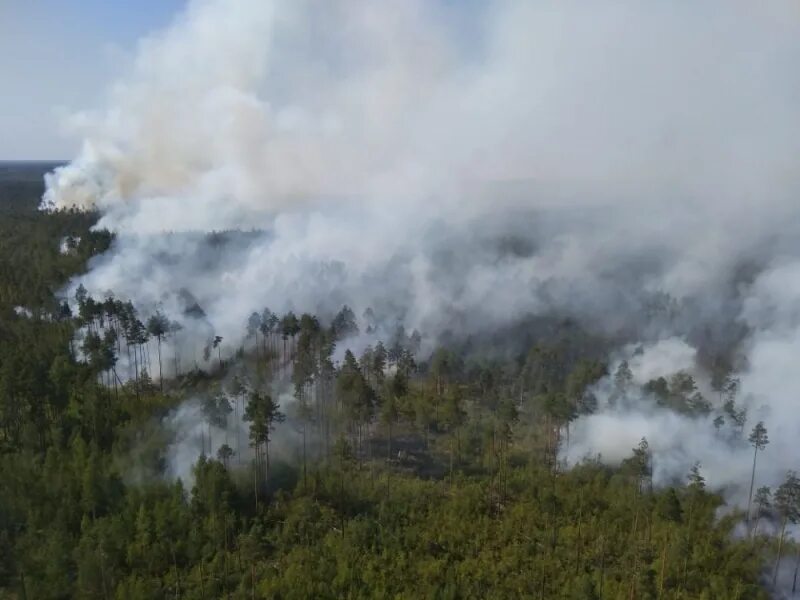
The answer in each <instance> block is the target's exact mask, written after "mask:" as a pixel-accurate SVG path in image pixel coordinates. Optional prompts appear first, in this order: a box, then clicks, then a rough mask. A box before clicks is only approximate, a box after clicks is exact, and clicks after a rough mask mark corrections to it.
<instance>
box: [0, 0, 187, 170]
mask: <svg viewBox="0 0 800 600" xmlns="http://www.w3.org/2000/svg"><path fill="white" fill-rule="evenodd" d="M184 4H185V0H0V160H16V159H64V158H70V157H71V156H72V155H73V154H74V153H75V151H76V150H77V148H76V144H77V141H76V140H74V139H71V138H69V137H67V136H64V135H63V134H62V131H61V128H60V126H59V122H60V118H59V111H65V110H66V111H74V110H81V109H85V108H91V107H93V106H98V105H99V104H100V102H99V99H100V96H101V94H102V93H103V90H104V89H105V87H106V85H107V84H108V82H109V81H110V80H111V79H112V78H113V76H114V74H115V73H116V72H118V70H119V63H120V62H121V61H122V60H124V59H123V57H124V56H125V55H126V54H127V55H130V53H131V52H132V51H133V49H134V48H135V45H136V40H138V39H139V38H140V37H141V36H142V35H144V34H146V33H148V32H151V31H153V30H157V29H161V28H162V27H164V26H165V25H167V24H168V23H169V22H170V21H171V20H172V18H173V16H174V15H175V13H176V12H178V11H179V10H180V9H181V8H182V6H183V5H184Z"/></svg>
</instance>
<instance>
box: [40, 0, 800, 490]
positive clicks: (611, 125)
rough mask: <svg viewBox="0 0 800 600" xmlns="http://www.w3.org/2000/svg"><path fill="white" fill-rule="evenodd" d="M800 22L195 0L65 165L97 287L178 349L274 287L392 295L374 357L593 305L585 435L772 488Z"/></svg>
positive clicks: (329, 299) (303, 305)
mask: <svg viewBox="0 0 800 600" xmlns="http://www.w3.org/2000/svg"><path fill="white" fill-rule="evenodd" d="M465 13H466V14H465ZM465 24H466V25H467V26H465ZM798 34H800V12H798V9H797V7H796V6H795V4H794V3H793V2H789V1H788V0H786V1H784V0H771V1H767V2H759V3H756V2H748V1H744V0H741V1H739V0H733V1H731V0H726V1H724V2H723V1H713V0H708V1H704V2H701V3H699V4H698V3H692V4H689V3H685V4H684V3H670V4H655V3H644V2H637V1H633V0H630V1H624V2H605V1H603V2H593V3H591V4H590V5H588V4H585V3H578V2H569V1H567V2H549V1H542V2H536V3H521V2H511V1H509V2H501V1H495V2H488V3H483V4H482V5H481V6H480V7H471V8H470V9H468V10H466V11H465V10H461V9H456V8H454V7H453V6H451V5H450V4H447V3H442V4H439V3H432V2H423V1H421V0H419V1H408V0H390V1H387V2H381V3H379V4H376V3H372V2H367V1H360V0H351V1H346V2H337V3H330V2H322V1H313V0H304V1H299V2H298V1H291V2H290V1H278V0H275V1H269V2H265V1H263V0H239V1H236V2H229V1H221V0H204V1H200V0H197V1H194V2H190V3H189V5H188V7H187V9H186V11H185V12H184V14H182V15H181V16H180V17H179V18H178V19H177V20H176V21H175V22H174V24H173V25H172V26H171V27H170V28H169V29H167V30H166V31H163V32H160V33H156V34H154V35H152V36H150V37H149V38H147V39H145V40H143V41H142V42H141V44H140V46H139V48H138V51H137V53H136V56H135V58H134V60H133V61H132V64H131V65H130V69H129V72H128V73H127V75H126V76H124V77H122V78H121V79H120V80H119V81H118V82H117V83H116V84H115V85H114V86H113V87H112V88H111V89H110V91H109V94H108V97H107V102H106V104H105V105H104V106H101V107H100V108H99V109H98V110H96V111H92V112H87V113H85V114H81V115H77V116H76V117H75V119H74V123H73V124H74V125H75V127H76V128H77V130H78V131H79V132H80V133H81V134H82V135H83V136H84V137H85V144H84V148H83V151H82V152H81V154H80V155H79V156H78V157H77V158H76V159H75V160H74V161H73V162H72V163H71V164H70V165H68V166H66V167H64V168H61V169H58V170H56V171H55V172H54V173H53V174H52V175H50V176H48V178H47V184H48V190H47V192H46V194H45V197H44V204H45V205H46V206H53V207H56V208H68V207H71V206H77V207H79V208H86V209H88V208H97V209H98V210H99V211H100V212H101V214H102V217H101V219H100V222H99V224H98V227H100V228H108V229H110V230H112V231H114V232H115V233H116V238H115V241H114V244H113V246H112V248H111V250H110V251H109V252H107V253H106V254H104V255H102V256H100V257H97V258H96V259H94V260H93V262H92V263H91V265H90V269H89V272H88V273H87V274H85V275H84V276H81V277H79V278H77V279H75V280H74V281H73V283H72V284H71V288H70V290H68V295H69V296H70V297H72V296H74V290H75V289H77V287H78V285H81V284H82V285H83V286H85V288H86V289H88V290H89V291H90V292H91V293H92V294H93V295H95V296H97V297H102V295H103V294H104V293H105V292H106V291H107V290H112V291H113V292H114V293H115V294H116V295H117V296H118V297H120V298H124V299H125V300H128V299H130V300H131V301H132V302H133V304H134V305H135V306H136V307H138V308H139V310H140V311H141V312H142V314H148V315H149V314H155V313H156V311H157V310H158V311H160V312H159V314H160V315H163V317H164V319H166V320H167V322H168V323H170V324H172V323H176V324H179V326H180V327H181V329H180V332H179V333H176V334H175V335H174V336H172V337H173V340H180V341H179V342H178V343H177V344H176V343H167V342H165V343H163V344H161V353H162V355H161V360H162V361H163V364H161V365H160V366H159V370H161V368H162V367H163V369H164V371H165V372H167V371H168V365H172V364H173V362H174V361H175V359H176V358H177V357H176V353H175V348H176V347H178V351H179V353H180V354H182V355H183V357H184V360H190V359H189V358H188V357H189V356H190V355H191V354H193V353H197V355H198V356H199V353H200V352H201V350H202V348H203V347H204V346H205V345H207V343H208V341H209V340H214V339H215V338H216V336H221V337H222V338H223V340H224V341H222V344H223V345H227V346H228V348H236V347H238V346H241V345H242V344H243V343H244V344H247V343H249V342H245V341H244V339H245V335H246V333H247V331H246V328H245V326H244V325H245V324H246V323H247V321H248V318H249V316H250V315H251V314H252V313H253V311H260V310H262V308H263V307H264V306H269V307H271V308H272V309H273V310H275V311H278V312H279V313H281V314H283V313H285V312H286V311H288V310H294V311H295V312H297V314H300V313H302V312H310V313H313V314H317V315H319V316H320V317H321V318H332V317H333V315H334V314H335V313H336V311H338V310H339V308H341V306H342V305H344V304H347V305H349V306H350V307H352V308H353V311H354V314H355V315H357V318H358V319H361V315H362V314H364V313H365V311H366V310H367V309H371V311H372V313H371V314H372V315H374V318H375V324H374V329H373V330H372V332H371V333H366V330H367V328H366V327H362V328H361V331H362V333H361V334H360V336H361V337H360V340H356V341H354V342H353V345H354V349H356V350H359V351H360V350H361V349H363V348H364V347H366V346H367V344H370V343H374V342H375V341H376V340H377V339H387V337H388V332H390V331H393V329H394V327H395V326H396V325H397V323H402V324H403V325H404V327H405V328H406V330H407V331H409V332H410V331H413V330H414V329H416V330H419V331H420V332H422V333H423V338H422V340H421V341H422V352H423V353H425V352H430V351H431V350H432V349H433V348H434V347H436V346H437V345H438V343H439V342H440V340H442V339H444V338H447V339H461V340H465V339H471V340H472V345H473V347H480V346H481V344H482V343H484V342H485V347H484V348H483V350H484V351H486V352H488V351H490V350H493V348H489V345H490V344H489V342H488V339H489V337H490V332H493V331H497V330H502V331H509V332H518V331H520V330H521V329H522V328H520V327H517V325H518V324H520V323H522V322H524V321H526V320H527V319H530V318H532V317H552V318H559V319H564V318H567V319H573V320H575V321H577V322H579V323H580V324H581V326H582V327H583V328H585V329H586V330H588V331H590V332H595V333H598V334H602V335H604V336H606V337H607V338H608V339H611V340H613V341H614V351H613V356H612V358H613V360H612V363H611V367H612V368H611V373H610V375H609V377H608V378H604V379H601V380H600V382H599V383H597V384H596V386H595V387H596V389H595V391H594V396H595V400H596V401H597V410H596V411H595V412H593V413H592V414H587V415H584V416H580V417H578V418H577V420H576V421H575V422H574V423H573V424H572V426H571V431H570V432H569V445H568V446H566V447H565V448H564V450H563V451H562V454H563V458H565V459H568V460H569V461H570V462H571V463H574V462H576V461H578V460H580V459H582V458H583V457H585V456H587V455H588V456H596V455H597V454H600V455H601V456H602V457H603V458H604V459H605V460H609V461H619V460H621V459H622V458H624V457H625V456H627V455H628V454H629V452H630V448H631V447H633V446H635V445H636V444H637V443H638V441H639V439H640V438H641V437H642V436H646V437H647V440H648V441H649V444H650V449H651V450H652V452H653V454H654V459H653V478H654V480H655V481H656V482H666V481H669V480H671V479H672V478H674V477H677V476H681V477H682V476H683V475H684V474H685V473H686V472H687V471H688V469H689V467H690V466H691V465H692V464H693V463H694V462H695V461H697V460H699V461H700V462H701V465H702V467H701V469H702V472H703V474H704V476H705V477H706V479H707V482H708V484H709V485H710V486H712V487H715V488H720V487H727V488H729V489H730V492H731V494H732V495H733V497H734V498H736V499H737V501H739V502H741V503H743V504H746V503H747V498H748V486H749V484H750V469H751V462H752V458H751V457H752V448H751V447H750V446H749V445H747V444H746V443H743V444H736V443H733V442H731V439H730V436H729V435H727V434H726V431H727V430H728V429H729V428H734V429H735V428H737V427H740V426H739V425H737V419H739V420H742V419H745V420H746V423H743V424H742V425H741V427H744V429H745V430H746V431H749V430H750V429H751V428H752V426H753V425H754V424H755V423H756V422H758V421H763V422H764V423H765V424H766V426H767V428H768V429H769V439H770V444H769V446H767V447H766V448H765V449H764V450H763V452H762V453H761V454H762V456H759V461H758V462H759V468H758V472H757V473H756V477H755V484H754V485H755V486H756V488H758V487H760V486H762V485H764V484H769V485H773V486H777V485H778V484H779V483H780V482H781V481H782V479H783V476H784V474H785V472H786V470H787V469H790V468H796V467H797V465H796V464H794V463H792V462H791V461H792V460H793V456H794V453H793V452H792V451H791V450H792V449H793V447H794V441H795V439H796V438H797V435H798V433H799V432H800V417H798V415H797V411H796V410H795V408H794V406H795V402H796V398H798V397H800V378H799V377H798V372H797V369H796V366H795V362H796V359H795V357H796V356H797V355H798V352H800V315H799V314H798V311H797V308H796V307H797V306H798V300H800V283H798V282H800V244H798V242H797V240H798V239H800V238H799V237H798V233H800V223H798V211H797V200H796V194H797V192H798V189H800V186H799V185H798V184H800V175H799V173H800V171H798V169H797V168H796V164H795V163H796V161H797V156H800V152H798V150H800V131H799V130H800V118H798V117H800V115H798V112H800V108H798V107H799V106H800V104H798V102H797V99H798V92H800V81H798V74H797V69H796V65H797V64H798V60H799V59H800V35H798ZM233 229H241V230H244V231H246V232H248V233H247V234H246V235H245V234H238V235H228V234H225V233H222V234H216V235H211V236H209V235H206V234H207V233H209V232H214V231H221V230H233ZM160 325H163V323H161V324H160ZM362 325H363V323H362ZM161 329H164V327H159V330H161ZM176 331H177V329H176ZM514 335H515V333H509V334H508V339H505V340H503V342H504V343H507V344H513V343H514V340H513V337H514ZM159 339H160V338H159ZM496 345H497V344H492V346H496ZM356 346H357V348H356ZM215 348H216V345H215ZM134 356H135V354H134ZM192 360H194V359H192ZM623 361H627V362H626V363H625V364H626V365H628V368H629V369H630V378H631V385H630V389H629V390H627V389H622V390H620V389H617V388H616V387H615V382H616V380H615V378H614V374H615V372H616V371H617V369H618V368H619V366H620V365H621V364H622V362H623ZM219 362H222V358H221V357H220V359H219ZM721 363H725V364H726V365H727V366H728V367H729V368H728V370H729V371H732V372H733V373H732V374H731V377H734V376H735V377H738V385H737V386H736V390H735V394H730V393H728V392H726V391H725V389H726V388H725V387H724V386H722V385H721V384H719V383H720V382H719V381H716V380H715V378H714V376H715V375H716V373H717V372H718V371H719V370H720V369H719V364H721ZM723 370H724V369H723ZM680 372H682V373H683V374H684V375H683V379H681V376H679V377H678V379H675V380H674V381H673V379H671V378H673V376H675V374H676V373H680ZM153 375H154V373H150V376H151V377H152V376H153ZM659 377H663V378H664V384H663V385H662V384H660V383H659V381H658V378H659ZM686 377H690V378H691V380H692V381H691V382H688V380H687V379H686ZM653 381H654V382H655V383H653V384H652V385H650V386H649V387H646V389H647V391H642V389H643V387H645V386H647V384H649V383H650V382H653ZM729 383H730V382H729ZM692 386H694V388H692ZM729 387H730V386H729ZM729 391H730V390H729ZM695 393H699V394H700V396H701V397H702V398H704V399H705V400H706V401H707V402H708V403H709V406H707V407H706V406H705V405H701V404H698V401H697V398H696V397H695V396H694V394H695ZM726 394H727V395H726ZM728 396H731V398H732V402H733V404H728V408H727V409H726V408H725V406H726V404H725V403H726V400H728V399H730V398H728ZM745 410H746V417H745V416H744V415H745V413H744V412H741V411H745ZM737 411H739V412H737ZM737 415H738V416H737ZM720 417H722V421H721V422H719V421H717V419H718V418H720ZM715 424H716V426H715Z"/></svg>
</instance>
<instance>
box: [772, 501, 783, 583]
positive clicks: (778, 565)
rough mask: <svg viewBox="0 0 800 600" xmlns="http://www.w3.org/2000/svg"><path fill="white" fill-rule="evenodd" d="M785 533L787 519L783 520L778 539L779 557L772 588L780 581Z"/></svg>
mask: <svg viewBox="0 0 800 600" xmlns="http://www.w3.org/2000/svg"><path fill="white" fill-rule="evenodd" d="M785 532H786V517H784V518H783V523H782V525H781V537H779V538H778V556H777V558H776V559H775V571H774V572H773V573H772V587H775V584H776V582H777V581H778V568H779V567H780V565H781V552H782V551H783V536H784V533H785Z"/></svg>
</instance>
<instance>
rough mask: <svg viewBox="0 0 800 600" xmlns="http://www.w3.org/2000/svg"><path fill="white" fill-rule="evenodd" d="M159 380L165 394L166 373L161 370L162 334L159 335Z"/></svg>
mask: <svg viewBox="0 0 800 600" xmlns="http://www.w3.org/2000/svg"><path fill="white" fill-rule="evenodd" d="M154 329H155V328H154ZM158 382H159V383H160V384H161V393H162V394H163V393H164V375H163V373H162V372H161V336H158Z"/></svg>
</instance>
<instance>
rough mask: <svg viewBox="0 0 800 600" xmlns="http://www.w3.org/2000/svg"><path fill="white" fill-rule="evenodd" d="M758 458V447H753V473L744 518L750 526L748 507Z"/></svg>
mask: <svg viewBox="0 0 800 600" xmlns="http://www.w3.org/2000/svg"><path fill="white" fill-rule="evenodd" d="M757 457H758V446H755V448H754V450H753V473H752V475H751V476H750V495H749V496H747V516H746V518H745V522H746V523H747V524H748V525H749V524H750V506H751V504H752V502H753V485H754V484H755V482H756V458H757Z"/></svg>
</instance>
